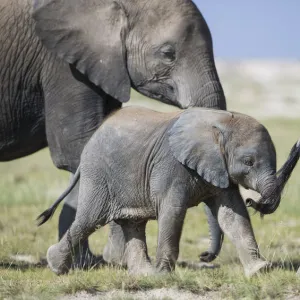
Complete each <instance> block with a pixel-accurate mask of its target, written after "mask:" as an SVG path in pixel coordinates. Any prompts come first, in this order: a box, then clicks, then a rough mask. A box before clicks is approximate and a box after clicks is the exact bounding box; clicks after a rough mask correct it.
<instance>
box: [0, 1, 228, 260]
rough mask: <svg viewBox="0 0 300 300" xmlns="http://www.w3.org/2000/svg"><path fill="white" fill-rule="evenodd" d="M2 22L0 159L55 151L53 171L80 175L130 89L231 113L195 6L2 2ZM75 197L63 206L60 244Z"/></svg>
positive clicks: (116, 243) (116, 244)
mask: <svg viewBox="0 0 300 300" xmlns="http://www.w3.org/2000/svg"><path fill="white" fill-rule="evenodd" d="M32 5H33V7H32ZM32 12H33V17H32ZM0 20H1V21H0V25H1V26H0V47H1V55H0V79H1V88H0V161H8V160H13V159H16V158H19V157H23V156H26V155H29V154H32V153H34V152H36V151H38V150H40V149H42V148H44V147H46V146H49V149H50V152H51V156H52V159H53V162H54V164H55V165H56V166H57V167H58V168H60V169H64V170H67V171H70V172H72V173H74V172H75V171H76V169H77V167H78V165H79V160H80V154H81V152H82V149H83V146H84V145H85V143H86V142H87V141H88V139H89V138H90V137H91V135H92V134H93V132H94V131H95V130H96V128H97V126H98V125H99V124H100V123H101V122H102V120H103V119H104V117H105V116H107V115H108V114H109V113H110V112H111V111H112V110H114V109H116V108H119V107H121V104H122V102H126V101H127V100H128V99H129V97H130V88H131V87H133V88H135V89H136V90H137V91H139V92H140V93H143V94H145V95H147V96H149V97H151V98H155V99H158V100H160V101H162V102H166V103H171V104H174V105H176V106H178V107H181V108H185V107H189V106H204V107H211V108H217V109H226V104H225V98H224V93H223V90H222V87H221V84H220V82H219V78H218V74H217V72H216V68H215V64H214V59H213V49H212V40H211V35H210V32H209V29H208V27H207V25H206V22H205V20H204V19H203V17H202V15H201V13H200V12H199V10H198V9H197V7H196V6H195V5H194V4H193V3H192V1H189V0H151V1H148V0H130V1H128V0H116V1H112V0H98V1H97V0H85V1H81V0H63V1H58V0H47V1H42V0H41V1H34V2H32V1H30V0H2V1H1V2H0ZM77 191H78V187H77V188H76V189H74V190H73V192H72V194H71V195H69V197H68V199H67V200H66V204H65V205H64V207H63V210H62V213H61V216H60V222H59V231H60V232H59V236H60V237H62V236H63V235H64V233H65V232H66V230H67V229H68V228H69V226H70V224H71V223H72V222H73V220H74V217H75V213H76V207H77V197H78V196H77V195H78V192H77ZM115 226H116V227H115V228H112V232H116V233H118V232H119V233H120V229H121V228H120V227H118V226H117V225H115ZM113 236H115V237H116V238H115V239H114V238H113ZM122 239H123V235H122V232H121V235H118V234H116V235H112V234H111V239H110V243H109V245H111V247H110V246H109V245H108V247H106V255H105V256H106V258H107V260H108V261H113V260H117V261H120V259H121V257H120V256H119V254H118V252H117V251H115V252H113V251H111V249H122V247H124V244H122ZM86 251H87V243H85V244H84V247H83V255H85V253H86ZM109 253H112V255H111V256H110V255H109Z"/></svg>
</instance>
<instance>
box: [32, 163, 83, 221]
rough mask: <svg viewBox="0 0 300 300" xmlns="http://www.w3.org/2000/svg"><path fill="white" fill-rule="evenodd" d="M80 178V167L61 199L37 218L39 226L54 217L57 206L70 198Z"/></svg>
mask: <svg viewBox="0 0 300 300" xmlns="http://www.w3.org/2000/svg"><path fill="white" fill-rule="evenodd" d="M79 177H80V166H79V167H78V169H77V170H76V173H75V175H74V177H73V180H72V182H71V184H70V185H69V187H68V188H67V189H66V190H65V191H64V192H63V193H62V194H61V195H60V197H59V198H58V199H57V200H56V201H55V202H54V203H53V205H52V206H51V207H50V208H48V209H47V210H45V211H44V212H43V213H42V214H40V215H39V216H38V217H37V219H36V220H37V221H38V223H37V225H38V226H41V225H42V224H44V223H46V222H47V221H48V220H49V219H50V218H51V217H52V216H53V214H54V212H55V210H56V208H57V206H58V205H59V203H60V202H61V201H62V200H64V198H65V197H66V196H68V195H69V194H70V192H71V191H72V189H73V188H74V186H75V185H76V183H77V182H78V180H79Z"/></svg>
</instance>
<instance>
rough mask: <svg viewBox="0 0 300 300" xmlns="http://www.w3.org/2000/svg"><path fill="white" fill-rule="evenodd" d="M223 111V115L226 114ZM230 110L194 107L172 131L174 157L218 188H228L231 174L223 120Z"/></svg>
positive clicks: (181, 118) (170, 138)
mask: <svg viewBox="0 0 300 300" xmlns="http://www.w3.org/2000/svg"><path fill="white" fill-rule="evenodd" d="M222 114H223V115H222ZM223 117H225V119H226V118H228V113H227V112H223V111H222V112H218V111H213V110H203V109H199V108H191V109H188V110H186V111H185V112H183V113H182V114H181V115H180V117H179V119H178V120H177V121H176V122H175V123H174V125H173V126H172V128H171V129H170V131H169V144H170V147H171V151H172V153H173V155H174V157H175V158H176V159H177V160H178V161H179V162H181V163H182V164H184V165H186V166H187V167H189V168H190V169H192V170H195V171H197V173H198V174H199V175H200V176H201V177H202V178H203V179H204V180H205V181H207V182H209V183H211V184H213V185H214V186H216V187H220V188H227V187H228V186H229V176H228V172H227V167H226V163H225V157H224V151H225V150H224V136H223V133H222V132H221V130H220V128H221V127H222V124H221V123H220V122H219V121H220V119H222V118H223Z"/></svg>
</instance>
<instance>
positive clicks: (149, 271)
mask: <svg viewBox="0 0 300 300" xmlns="http://www.w3.org/2000/svg"><path fill="white" fill-rule="evenodd" d="M128 273H129V274H130V275H133V276H151V275H154V274H156V273H157V272H156V270H155V268H153V267H152V265H151V264H146V265H143V266H137V267H134V268H130V269H128Z"/></svg>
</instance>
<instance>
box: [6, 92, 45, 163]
mask: <svg viewBox="0 0 300 300" xmlns="http://www.w3.org/2000/svg"><path fill="white" fill-rule="evenodd" d="M32 96H33V95H32ZM7 99H9V97H5V96H4V97H3V98H2V99H1V98H0V161H9V160H13V159H17V158H20V157H23V156H26V155H29V154H32V153H34V152H36V151H38V150H40V149H42V148H44V147H46V146H47V140H46V133H45V114H44V101H43V99H42V97H40V96H35V97H31V99H27V97H25V99H24V98H23V99H22V100H20V99H19V100H17V101H9V100H7Z"/></svg>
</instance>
